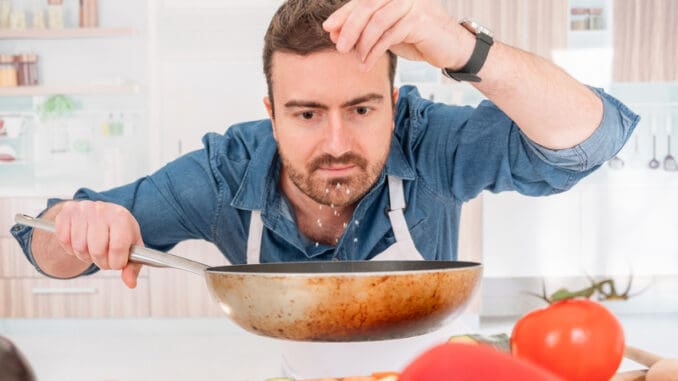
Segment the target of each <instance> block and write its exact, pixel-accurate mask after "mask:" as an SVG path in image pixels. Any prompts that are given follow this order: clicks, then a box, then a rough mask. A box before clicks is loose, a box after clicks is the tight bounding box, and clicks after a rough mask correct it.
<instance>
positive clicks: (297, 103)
mask: <svg viewBox="0 0 678 381" xmlns="http://www.w3.org/2000/svg"><path fill="white" fill-rule="evenodd" d="M383 100H384V96H383V95H379V94H376V93H370V94H367V95H362V96H359V97H357V98H354V99H351V100H350V101H348V102H344V103H343V104H342V105H341V107H342V108H343V107H351V106H355V105H359V104H361V103H365V102H382V101H383ZM285 107H308V108H319V109H323V110H328V109H329V106H327V105H324V104H322V103H319V102H314V101H303V100H291V101H289V102H287V103H285Z"/></svg>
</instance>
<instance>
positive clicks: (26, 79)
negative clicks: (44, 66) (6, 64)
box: [16, 54, 39, 86]
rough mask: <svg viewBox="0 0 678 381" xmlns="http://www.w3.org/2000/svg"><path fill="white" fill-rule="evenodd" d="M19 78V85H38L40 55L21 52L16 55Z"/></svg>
mask: <svg viewBox="0 0 678 381" xmlns="http://www.w3.org/2000/svg"><path fill="white" fill-rule="evenodd" d="M16 69H17V79H18V84H19V86H37V85H38V82H39V79H38V78H39V76H38V55H37V54H20V55H18V56H16Z"/></svg>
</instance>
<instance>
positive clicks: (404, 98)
mask: <svg viewBox="0 0 678 381" xmlns="http://www.w3.org/2000/svg"><path fill="white" fill-rule="evenodd" d="M593 90H594V91H595V92H596V93H597V94H598V95H599V96H600V97H601V99H602V100H603V103H604V117H603V120H602V123H601V124H600V126H599V127H598V128H597V129H596V131H595V132H594V133H593V135H592V136H590V137H589V138H588V139H587V140H586V141H584V142H582V143H581V144H579V145H577V146H576V147H573V148H570V149H563V150H550V149H547V148H544V147H541V146H539V145H538V144H536V143H534V142H532V141H530V140H529V139H528V138H527V137H526V136H525V135H524V134H523V133H522V132H521V131H520V129H519V128H518V127H517V126H516V124H515V123H514V122H513V121H512V120H511V119H509V117H508V116H507V115H506V114H504V113H503V112H502V111H500V110H499V109H498V108H497V107H496V106H495V105H494V104H493V103H491V102H490V101H483V102H482V103H481V104H480V105H478V107H468V106H464V107H462V106H450V105H446V104H439V103H432V102H430V101H428V100H426V99H424V98H422V97H421V96H420V95H419V93H418V91H417V90H416V88H414V87H411V86H405V87H403V88H402V89H401V90H400V98H399V99H398V103H397V106H396V107H397V111H396V121H395V122H396V127H395V130H394V136H393V139H392V142H391V147H390V153H389V156H388V159H387V162H386V166H385V168H384V169H383V171H382V173H381V175H380V177H379V178H378V180H377V182H376V183H375V184H374V185H373V187H372V188H371V190H370V191H369V192H368V193H367V194H366V195H365V196H364V197H363V198H362V199H361V200H360V202H359V203H358V205H357V207H356V208H355V211H354V213H353V216H352V217H351V221H350V224H349V225H348V227H347V228H346V230H345V232H344V234H343V236H342V237H341V239H340V240H339V242H338V243H337V245H336V246H325V245H317V246H316V245H315V244H314V243H312V242H309V241H308V240H307V239H305V238H304V237H302V236H301V234H300V232H299V230H298V228H297V225H296V223H295V221H294V218H293V213H292V212H291V209H290V205H289V204H288V202H287V201H286V199H285V196H284V195H283V194H282V193H281V191H280V187H279V186H278V184H279V176H280V165H281V164H280V159H279V157H278V154H277V144H276V142H275V140H274V139H273V135H272V130H271V123H270V120H260V121H255V122H248V123H242V124H237V125H234V126H232V127H230V128H229V129H228V130H227V131H226V133H225V134H223V135H222V134H216V133H209V134H207V135H205V136H204V138H203V143H204V146H205V147H204V148H203V149H201V150H198V151H195V152H191V153H188V154H186V155H184V156H181V157H179V158H178V159H176V160H175V161H173V162H171V163H169V164H167V165H166V166H165V167H163V168H162V169H160V170H158V171H157V172H156V173H154V174H152V175H150V176H147V177H144V178H141V179H139V180H137V181H135V182H133V183H131V184H128V185H124V186H121V187H119V188H114V189H111V190H108V191H105V192H95V191H93V190H90V189H80V190H78V191H77V193H76V194H75V196H74V199H79V200H82V199H90V200H102V201H108V202H113V203H117V204H120V205H122V206H124V207H126V208H127V209H129V210H130V211H131V212H132V214H133V215H134V216H135V217H136V219H137V220H138V222H139V225H140V227H141V233H142V236H143V240H144V243H145V244H146V246H148V247H151V248H155V249H158V250H163V251H166V250H170V249H171V248H172V247H173V246H174V245H176V244H177V243H178V242H180V241H183V240H187V239H204V240H207V241H209V242H212V243H214V244H215V245H216V246H217V247H218V248H219V249H220V250H221V252H222V253H223V255H224V256H225V257H226V258H227V259H228V260H229V261H230V262H231V263H234V264H235V263H244V262H246V249H247V236H248V231H249V224H250V216H251V211H252V210H262V219H263V222H264V225H265V229H264V234H263V238H262V244H261V262H262V263H263V262H278V261H308V260H330V259H338V260H362V259H370V258H372V257H374V256H375V255H376V254H378V253H380V252H382V251H383V250H385V249H386V248H387V247H388V246H390V245H391V244H393V243H394V242H395V238H394V236H393V231H392V230H391V224H390V222H389V219H388V216H387V214H386V212H385V210H386V209H387V208H388V206H389V196H388V185H387V184H388V182H387V181H385V180H386V175H393V176H398V177H401V178H403V179H404V191H405V199H406V203H407V208H406V210H405V218H406V220H407V225H408V226H409V229H410V232H411V234H412V237H413V239H414V243H415V245H416V246H417V248H418V249H419V251H420V252H421V253H422V254H423V255H424V256H425V257H426V258H427V259H431V260H442V259H456V257H457V238H458V237H457V236H458V232H459V217H460V212H461V207H462V204H463V203H464V202H465V201H468V200H470V199H472V198H474V197H475V196H476V195H478V194H479V193H480V192H482V191H483V190H489V191H492V192H500V191H510V190H515V191H518V192H520V193H523V194H525V195H530V196H544V195H549V194H554V193H559V192H562V191H565V190H567V189H570V188H571V187H572V186H573V185H575V184H576V183H577V181H579V180H580V179H581V178H583V177H584V176H586V175H588V174H589V173H591V172H592V171H594V170H595V169H596V168H598V167H599V166H600V165H601V164H602V163H604V162H605V161H606V160H608V159H609V158H611V157H612V156H613V155H614V154H615V153H617V152H618V151H619V150H620V149H621V148H622V146H623V144H624V143H625V142H626V140H627V139H628V138H629V136H630V135H631V133H632V131H633V129H634V128H635V126H636V124H637V123H638V120H639V117H638V116H637V115H636V114H634V113H633V112H631V111H630V110H629V109H627V108H626V107H625V106H624V105H623V104H621V103H620V102H619V101H617V100H616V99H614V98H613V97H611V96H609V95H608V94H605V93H603V91H602V90H598V89H593ZM56 201H58V200H50V203H49V204H50V205H49V206H51V205H52V204H54V203H55V202H56ZM12 234H13V235H14V236H15V237H16V239H17V240H18V241H19V243H20V244H21V245H22V247H23V249H24V252H25V253H26V256H27V257H28V259H29V260H30V261H31V262H32V263H33V264H34V265H35V261H34V260H33V258H32V255H31V252H30V240H31V229H30V228H27V227H22V226H15V227H14V228H13V229H12ZM38 270H39V269H38ZM94 271H96V267H95V266H93V267H92V268H90V269H89V270H88V271H87V272H86V273H91V272H94Z"/></svg>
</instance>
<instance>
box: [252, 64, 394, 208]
mask: <svg viewBox="0 0 678 381" xmlns="http://www.w3.org/2000/svg"><path fill="white" fill-rule="evenodd" d="M272 63H273V65H272V67H273V70H272V79H273V89H272V90H273V91H272V93H273V99H274V102H275V116H274V117H273V116H272V118H271V119H272V121H273V133H274V136H275V139H276V140H277V142H278V152H279V154H280V157H281V158H282V163H283V176H287V178H289V179H290V180H291V181H292V183H294V185H295V186H296V187H297V188H298V189H299V190H301V191H302V192H303V193H304V194H305V195H307V196H308V197H310V198H311V199H313V200H315V201H316V202H319V203H321V204H325V205H335V206H345V205H350V204H353V203H355V202H356V201H357V200H358V199H360V198H361V197H362V196H363V195H365V193H367V191H368V190H369V189H370V187H371V186H372V185H373V184H374V182H375V181H376V179H377V177H378V176H379V174H380V172H381V170H382V169H383V167H384V164H385V162H386V158H387V156H388V152H389V146H390V142H391V133H392V131H393V126H394V122H393V106H392V103H391V102H392V99H395V97H397V91H394V92H393V93H391V85H390V82H389V76H388V57H386V56H384V57H382V59H381V61H380V62H379V63H378V64H377V65H375V67H374V68H373V69H372V70H371V71H370V72H363V71H361V70H360V69H359V64H360V60H359V59H358V57H357V55H355V54H353V53H351V54H341V53H338V52H336V51H324V52H318V53H313V54H310V55H308V56H305V57H304V56H300V55H296V54H291V53H281V52H276V53H274V55H273V62H272ZM392 97H393V98H392ZM264 103H265V104H266V106H267V109H268V111H269V115H271V104H270V102H269V100H268V99H265V100H264ZM284 180H285V179H283V181H284Z"/></svg>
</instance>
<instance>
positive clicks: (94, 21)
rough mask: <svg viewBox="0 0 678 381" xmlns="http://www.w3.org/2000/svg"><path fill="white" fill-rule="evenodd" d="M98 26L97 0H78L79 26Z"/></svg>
mask: <svg viewBox="0 0 678 381" xmlns="http://www.w3.org/2000/svg"><path fill="white" fill-rule="evenodd" d="M97 26H99V12H98V4H97V0H80V27H81V28H96V27H97Z"/></svg>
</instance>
